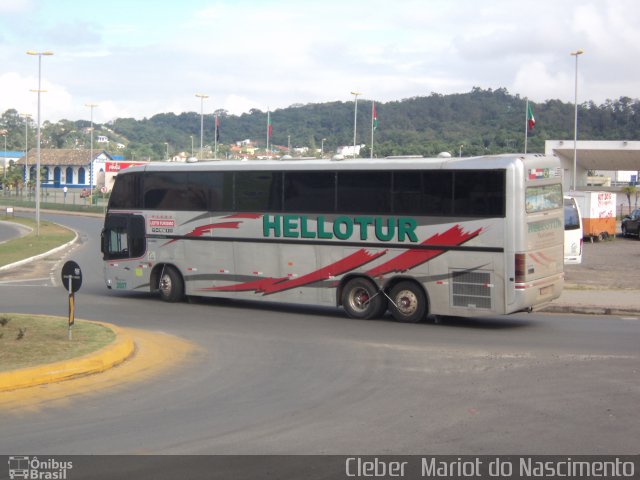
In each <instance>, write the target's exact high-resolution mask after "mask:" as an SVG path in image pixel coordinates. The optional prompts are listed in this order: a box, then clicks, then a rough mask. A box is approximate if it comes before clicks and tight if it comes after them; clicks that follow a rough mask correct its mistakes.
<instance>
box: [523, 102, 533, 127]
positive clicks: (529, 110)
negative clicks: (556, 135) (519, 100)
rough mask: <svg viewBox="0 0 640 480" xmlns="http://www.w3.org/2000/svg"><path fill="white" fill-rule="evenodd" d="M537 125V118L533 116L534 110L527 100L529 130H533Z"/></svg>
mask: <svg viewBox="0 0 640 480" xmlns="http://www.w3.org/2000/svg"><path fill="white" fill-rule="evenodd" d="M520 118H522V117H520ZM535 125H536V119H535V117H534V116H533V110H532V109H531V104H530V103H529V102H528V101H527V126H528V127H529V130H533V127H535Z"/></svg>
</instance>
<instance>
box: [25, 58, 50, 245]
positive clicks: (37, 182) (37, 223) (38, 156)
mask: <svg viewBox="0 0 640 480" xmlns="http://www.w3.org/2000/svg"><path fill="white" fill-rule="evenodd" d="M27 55H36V56H37V57H38V90H36V91H37V92H38V130H37V137H38V140H37V147H36V148H37V153H36V236H37V237H39V236H40V93H41V92H42V88H41V86H42V56H43V55H47V56H49V55H53V52H51V51H48V50H47V51H44V52H36V51H34V50H27Z"/></svg>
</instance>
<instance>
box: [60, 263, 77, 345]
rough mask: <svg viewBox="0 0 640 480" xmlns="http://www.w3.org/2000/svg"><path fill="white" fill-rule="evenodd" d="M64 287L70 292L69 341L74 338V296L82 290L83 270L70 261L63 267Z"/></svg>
mask: <svg viewBox="0 0 640 480" xmlns="http://www.w3.org/2000/svg"><path fill="white" fill-rule="evenodd" d="M61 277H62V285H64V288H65V290H67V291H68V292H69V340H71V339H72V338H73V334H72V328H73V324H74V323H75V297H74V294H75V292H77V291H78V290H80V286H81V285H82V270H80V266H79V265H78V264H77V263H76V262H74V261H72V260H69V261H68V262H66V263H65V264H64V265H63V266H62V273H61Z"/></svg>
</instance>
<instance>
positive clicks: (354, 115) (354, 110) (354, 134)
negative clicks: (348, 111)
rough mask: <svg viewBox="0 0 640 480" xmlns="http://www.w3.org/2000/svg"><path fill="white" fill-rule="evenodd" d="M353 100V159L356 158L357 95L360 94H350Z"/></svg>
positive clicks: (359, 93)
mask: <svg viewBox="0 0 640 480" xmlns="http://www.w3.org/2000/svg"><path fill="white" fill-rule="evenodd" d="M351 95H353V96H354V98H355V106H354V108H353V158H356V125H357V124H358V95H362V93H361V92H351Z"/></svg>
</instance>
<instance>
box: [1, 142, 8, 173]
mask: <svg viewBox="0 0 640 480" xmlns="http://www.w3.org/2000/svg"><path fill="white" fill-rule="evenodd" d="M7 133H8V132H7V131H6V130H0V134H2V136H3V137H4V157H2V161H3V165H2V173H3V174H4V179H5V180H6V179H7Z"/></svg>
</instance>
